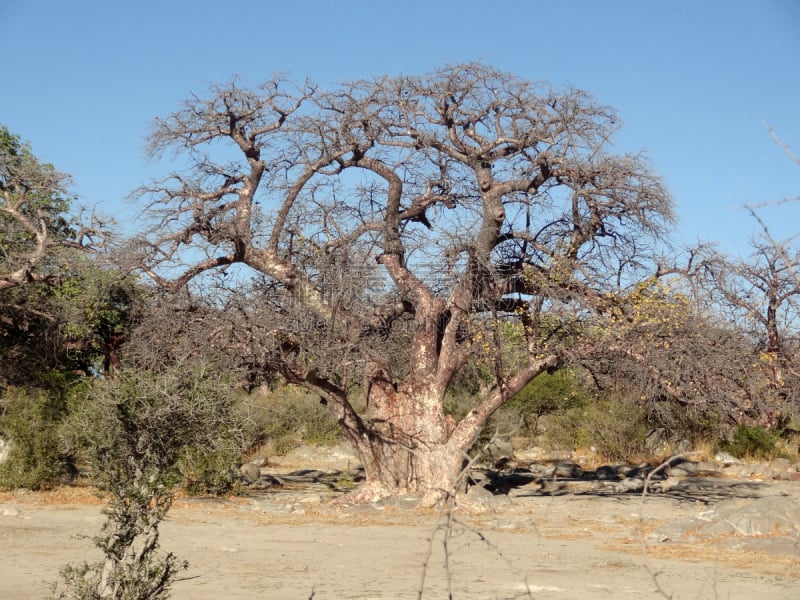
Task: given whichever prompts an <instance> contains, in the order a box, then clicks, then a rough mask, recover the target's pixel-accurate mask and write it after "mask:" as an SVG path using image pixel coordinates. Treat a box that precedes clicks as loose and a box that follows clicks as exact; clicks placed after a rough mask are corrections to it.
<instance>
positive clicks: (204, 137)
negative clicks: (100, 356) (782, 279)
mask: <svg viewBox="0 0 800 600" xmlns="http://www.w3.org/2000/svg"><path fill="white" fill-rule="evenodd" d="M616 128H617V117H616V115H615V113H614V112H613V111H612V110H610V109H608V108H606V107H603V106H599V105H598V104H596V103H595V102H594V101H593V100H592V98H591V97H589V96H588V95H587V94H586V93H584V92H582V91H579V90H574V89H568V90H565V91H555V90H552V89H551V88H550V87H549V86H547V85H544V84H534V83H530V82H528V81H524V80H521V79H519V78H517V77H515V76H514V75H512V74H508V73H504V72H499V71H496V70H494V69H493V68H490V67H488V66H485V65H482V64H466V65H458V66H453V67H447V68H443V69H441V70H439V71H436V72H434V73H432V74H430V75H426V76H420V77H406V76H402V77H386V78H378V79H371V80H364V81H356V82H351V83H346V84H343V85H340V86H338V87H336V88H334V89H332V90H329V91H324V92H323V91H320V90H318V89H317V88H316V87H315V86H314V85H312V84H310V83H305V84H303V85H300V86H295V85H292V84H291V83H290V82H288V81H286V80H284V79H283V78H281V77H276V78H274V79H272V80H270V81H267V82H266V83H264V84H262V85H259V86H257V87H255V88H252V89H251V88H246V87H244V86H243V85H242V84H241V83H240V82H239V81H236V80H234V81H232V82H230V83H228V84H225V85H219V86H215V87H213V88H211V90H210V92H209V93H208V95H207V96H204V97H201V96H192V97H191V98H189V99H188V100H187V101H186V102H185V103H184V105H183V106H182V107H181V108H180V109H179V110H178V111H176V112H175V113H173V114H171V115H169V116H168V117H166V118H163V119H158V120H156V122H155V125H154V127H153V130H152V132H151V134H150V138H149V140H150V143H149V151H150V153H151V155H152V156H154V157H159V156H162V155H163V154H165V153H171V152H174V153H176V154H177V155H178V156H179V158H180V161H185V162H182V163H181V164H185V165H187V166H186V168H184V169H182V170H181V171H180V172H176V173H173V174H172V175H170V176H169V177H167V178H166V179H164V180H163V181H159V182H154V183H153V184H151V185H149V186H147V187H145V188H143V189H142V190H140V192H141V193H140V196H141V197H142V198H144V199H145V200H146V201H147V203H148V204H147V206H148V209H149V214H150V215H152V216H155V217H157V222H156V224H155V226H154V228H153V230H152V231H151V232H150V233H149V234H148V235H147V236H146V238H144V239H142V240H140V242H139V245H138V251H139V255H140V260H141V266H142V269H143V270H144V271H145V272H147V273H149V274H150V276H151V277H152V278H153V279H154V280H155V281H156V282H158V283H159V284H161V285H162V286H164V287H166V288H168V289H172V290H178V289H180V288H182V287H185V286H187V285H188V286H194V289H195V290H206V291H207V290H209V289H212V288H213V286H215V285H219V286H222V288H223V289H225V290H227V293H226V294H221V295H220V296H219V301H218V305H219V306H225V307H226V308H227V310H228V311H229V312H230V313H234V312H238V314H239V315H240V316H241V319H242V320H241V321H239V323H240V328H239V330H238V331H236V332H233V333H231V334H225V335H232V336H234V337H236V336H238V337H239V338H240V344H241V345H242V346H245V345H247V344H251V346H250V347H251V355H252V356H255V355H258V354H259V352H260V355H261V356H262V358H263V360H264V364H265V365H266V364H269V365H271V366H272V367H274V368H275V369H277V370H278V371H279V372H280V373H281V374H282V376H283V377H284V378H285V379H286V380H288V381H290V382H293V383H297V384H301V385H304V386H306V387H308V388H310V389H312V390H315V391H316V393H318V394H319V395H320V397H321V398H322V399H323V401H324V402H325V403H326V404H327V406H328V407H329V409H330V410H331V412H332V413H333V414H334V415H335V417H336V418H337V419H338V421H339V423H340V424H341V426H342V428H343V430H344V432H345V434H346V436H347V437H348V439H349V440H350V442H351V443H352V444H353V446H354V448H355V450H356V452H357V453H358V454H359V456H360V458H361V459H362V460H363V463H364V466H365V470H366V480H367V481H366V484H365V486H364V487H362V488H361V489H360V490H359V491H358V492H357V493H356V494H354V495H353V498H352V499H353V500H367V499H374V498H378V497H381V496H385V495H387V494H393V493H398V492H416V493H419V494H420V495H421V496H422V497H423V503H434V502H437V501H439V500H441V499H442V498H443V497H445V496H446V495H448V494H450V493H452V491H453V490H454V489H456V487H457V478H458V477H459V472H460V469H461V466H462V464H463V461H464V456H465V454H466V452H467V450H468V449H469V448H470V446H471V445H472V444H473V443H474V441H475V440H476V438H477V437H478V435H479V433H480V431H481V428H482V427H483V425H484V424H485V422H486V420H487V419H488V418H489V417H490V416H491V415H492V414H493V413H494V412H495V411H496V410H497V409H498V408H499V407H500V406H502V405H503V404H504V403H505V402H506V401H507V400H508V399H509V398H511V397H512V396H513V395H514V394H515V393H516V392H517V391H519V390H520V389H521V388H522V387H523V386H524V385H525V384H527V383H528V382H530V381H531V380H532V379H533V378H535V377H537V376H538V375H540V374H541V373H543V372H546V371H548V370H553V369H557V368H559V367H560V366H561V365H562V364H564V362H565V361H566V360H571V358H572V357H574V356H575V355H576V354H579V353H581V352H585V351H587V352H588V351H590V350H591V349H596V346H597V344H608V339H604V337H603V336H601V335H597V332H598V331H603V330H604V329H607V328H611V327H613V321H612V320H611V319H610V315H611V314H612V312H613V311H610V310H609V307H611V306H613V305H614V304H615V302H617V301H618V300H619V299H620V298H622V297H623V296H624V295H625V294H626V290H627V289H629V288H630V287H632V286H633V285H634V284H635V283H636V282H637V281H639V280H640V278H641V277H643V276H644V273H645V271H647V270H648V269H650V271H651V274H652V270H654V268H655V267H654V266H653V265H654V263H653V262H652V261H651V258H652V256H653V254H654V253H655V251H656V249H657V247H658V245H659V243H660V240H662V239H663V237H664V235H665V234H666V232H667V231H668V227H669V226H670V224H671V219H672V212H671V211H672V202H671V199H670V197H669V194H668V193H667V191H666V190H665V188H664V186H663V184H662V182H661V180H660V179H659V178H658V177H657V176H656V175H654V174H653V173H652V172H651V171H650V170H649V169H648V167H647V166H646V163H645V161H644V160H643V159H642V158H641V157H640V156H635V155H617V154H613V153H611V152H610V146H609V140H610V138H611V136H612V135H613V133H614V132H615V130H616ZM243 267H246V268H247V269H243ZM248 271H249V272H251V273H253V274H254V275H253V276H251V277H248V276H247V275H246V273H247V272H248ZM226 279H227V280H228V281H233V282H234V283H233V284H231V283H225V280H226ZM209 337H211V336H209ZM252 344H256V346H257V347H258V350H259V352H256V351H254V350H253V346H252ZM231 348H233V346H231ZM475 360H478V361H483V363H484V364H485V365H487V368H488V369H489V372H490V373H491V375H492V381H491V384H490V385H488V386H487V388H486V390H485V393H484V394H483V395H482V397H481V398H480V399H479V400H478V401H477V402H476V404H475V406H474V407H473V408H472V410H470V411H469V412H468V414H466V416H464V417H463V418H461V419H460V420H458V421H457V420H455V419H454V418H453V417H452V416H450V415H448V414H446V412H445V409H444V401H445V394H446V392H447V390H448V387H449V386H450V385H451V382H452V381H453V379H454V377H455V375H456V374H457V373H458V372H459V371H460V370H461V369H462V368H463V367H464V366H465V365H466V364H467V363H468V362H470V361H475ZM356 392H358V393H360V394H361V395H362V396H363V395H365V396H366V409H365V410H361V411H359V410H357V409H356V407H355V405H354V402H353V397H354V394H355V393H356Z"/></svg>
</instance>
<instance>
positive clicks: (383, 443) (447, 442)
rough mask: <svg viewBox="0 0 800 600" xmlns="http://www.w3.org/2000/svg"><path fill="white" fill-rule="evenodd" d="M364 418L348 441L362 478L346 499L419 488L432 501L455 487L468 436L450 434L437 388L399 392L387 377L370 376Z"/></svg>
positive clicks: (451, 427)
mask: <svg viewBox="0 0 800 600" xmlns="http://www.w3.org/2000/svg"><path fill="white" fill-rule="evenodd" d="M367 399H368V411H367V413H368V414H367V418H366V419H364V421H363V427H362V428H361V430H360V431H351V432H349V437H350V441H351V443H352V445H353V448H354V449H355V451H356V453H357V454H358V456H359V458H360V459H361V462H362V464H363V466H364V471H365V476H366V482H365V485H364V486H362V487H361V488H360V489H359V490H356V491H355V492H354V493H353V494H351V495H350V496H349V497H348V498H347V499H346V501H352V502H371V501H375V500H378V499H380V498H382V497H386V496H393V495H397V494H418V495H419V496H420V497H421V502H422V503H423V504H426V505H433V504H436V503H437V502H439V501H440V500H442V499H444V498H447V497H449V496H452V495H454V494H455V493H456V492H457V491H458V489H457V488H458V487H460V486H459V481H460V479H461V476H462V469H463V466H464V464H465V457H466V450H468V449H469V446H466V447H464V445H465V443H466V444H471V441H469V440H467V441H466V442H465V443H462V444H458V443H456V442H455V439H454V438H453V436H452V433H453V431H454V429H455V422H454V420H453V418H452V417H450V416H448V415H445V414H444V412H443V410H442V407H443V402H442V401H441V400H442V398H441V394H437V393H434V392H432V391H430V390H428V391H426V392H424V393H417V394H408V393H403V392H398V391H396V390H395V386H394V385H393V384H391V383H389V382H388V381H385V380H379V379H378V380H373V382H372V385H371V386H370V390H369V393H368V398H367Z"/></svg>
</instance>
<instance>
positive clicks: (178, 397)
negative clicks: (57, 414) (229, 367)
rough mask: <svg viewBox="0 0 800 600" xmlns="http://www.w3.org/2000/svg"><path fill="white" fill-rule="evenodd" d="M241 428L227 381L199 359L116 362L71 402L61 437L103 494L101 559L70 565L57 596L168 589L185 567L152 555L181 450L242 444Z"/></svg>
mask: <svg viewBox="0 0 800 600" xmlns="http://www.w3.org/2000/svg"><path fill="white" fill-rule="evenodd" d="M243 436H244V434H243V428H242V426H241V421H240V420H239V419H238V417H237V413H236V408H235V403H234V401H233V399H232V396H231V393H230V389H229V388H228V386H226V385H224V384H223V382H222V381H221V380H220V379H219V378H218V377H215V376H213V375H212V374H210V373H207V372H205V371H204V370H203V369H202V368H193V369H192V368H186V367H184V368H173V369H170V370H167V371H165V372H161V373H144V372H138V373H134V372H123V373H121V374H120V376H119V377H118V378H116V379H114V380H111V381H106V382H98V383H96V384H95V385H94V386H93V388H92V389H91V392H90V393H89V394H88V395H87V396H86V397H85V398H84V399H83V400H82V401H81V402H79V404H78V405H77V406H75V407H74V408H73V411H72V413H71V414H70V417H69V421H68V422H67V424H66V426H65V437H66V439H68V440H70V441H71V444H72V446H73V447H74V448H75V449H76V451H80V452H82V453H84V454H85V456H86V458H87V460H88V462H89V463H90V465H91V467H92V473H93V477H94V479H95V481H97V482H98V484H99V485H100V487H101V489H103V490H104V491H105V492H106V493H107V494H108V495H109V497H110V500H109V505H108V508H107V509H106V510H105V514H106V516H107V521H106V523H105V525H104V526H103V531H102V534H101V535H100V536H98V537H97V538H95V543H96V545H97V546H98V547H99V548H100V549H101V550H102V551H103V555H104V557H105V558H104V560H103V561H101V562H99V563H96V564H83V565H80V566H77V567H76V566H70V567H67V568H65V569H64V571H63V573H62V575H63V578H64V581H65V584H66V589H65V591H63V592H61V594H60V597H61V598H75V599H80V600H88V599H101V598H102V599H105V598H114V599H120V600H122V599H125V600H145V599H148V600H150V599H157V598H167V597H168V593H169V590H170V587H171V586H172V584H173V583H174V581H175V580H176V577H177V575H178V574H179V573H180V572H181V571H182V570H184V569H186V568H187V567H188V564H187V563H186V562H181V561H179V560H178V559H177V558H176V557H175V556H174V555H173V554H172V553H168V554H166V555H159V553H158V549H159V529H158V528H159V524H160V523H161V521H162V519H163V518H164V516H165V515H166V514H167V511H168V510H169V509H170V507H171V505H172V501H173V498H174V495H173V494H174V485H175V483H176V482H177V480H178V478H179V469H178V465H179V462H180V460H181V458H182V457H183V456H184V455H185V453H186V451H187V450H191V449H200V450H201V451H204V452H206V453H207V454H210V453H213V452H214V451H215V450H217V449H224V448H226V447H228V446H234V447H235V448H237V449H241V447H242V444H243V442H244V437H243Z"/></svg>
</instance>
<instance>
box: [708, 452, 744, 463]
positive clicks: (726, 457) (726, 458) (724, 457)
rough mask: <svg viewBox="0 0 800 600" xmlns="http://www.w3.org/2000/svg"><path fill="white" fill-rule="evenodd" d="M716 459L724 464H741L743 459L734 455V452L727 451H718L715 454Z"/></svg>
mask: <svg viewBox="0 0 800 600" xmlns="http://www.w3.org/2000/svg"><path fill="white" fill-rule="evenodd" d="M714 460H715V461H717V462H718V463H722V464H723V465H740V464H742V461H740V460H739V459H738V458H736V457H735V456H733V454H728V453H727V452H717V453H716V454H715V455H714Z"/></svg>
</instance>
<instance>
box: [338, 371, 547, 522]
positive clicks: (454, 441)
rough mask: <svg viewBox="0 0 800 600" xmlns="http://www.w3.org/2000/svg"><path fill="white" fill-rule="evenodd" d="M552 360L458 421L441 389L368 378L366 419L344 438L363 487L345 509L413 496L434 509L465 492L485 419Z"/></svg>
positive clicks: (347, 499)
mask: <svg viewBox="0 0 800 600" xmlns="http://www.w3.org/2000/svg"><path fill="white" fill-rule="evenodd" d="M557 361H558V359H557V358H556V357H555V356H550V357H547V358H546V359H540V360H537V361H535V363H533V364H532V365H531V366H529V367H528V368H527V369H524V370H523V371H522V372H520V373H519V374H517V375H516V376H514V377H512V378H510V379H509V381H507V382H503V383H504V385H502V386H498V387H495V388H494V389H493V390H492V391H491V392H490V393H488V394H487V395H486V396H485V397H484V398H483V400H482V401H481V402H479V403H478V405H477V406H476V407H475V408H474V409H473V410H472V411H470V412H469V414H468V415H467V416H466V417H464V418H463V419H462V420H461V421H459V422H456V421H455V419H453V418H452V417H451V416H449V415H447V414H445V413H444V393H445V391H446V388H445V389H441V388H440V389H436V386H431V387H428V388H417V389H416V390H415V389H414V386H407V385H404V384H400V385H395V384H393V383H391V382H389V381H388V380H386V379H383V378H379V377H373V378H372V380H371V384H370V385H369V389H368V394H367V401H368V407H367V415H366V418H365V419H364V420H363V421H361V426H360V427H359V428H353V429H349V430H348V431H347V435H348V438H349V440H350V442H351V444H352V445H353V448H354V450H355V452H356V453H357V455H358V457H359V458H360V459H361V462H362V464H363V466H364V471H365V478H366V481H365V484H364V485H363V486H362V487H361V488H359V489H358V490H356V491H354V492H353V493H351V494H349V495H348V496H347V497H345V498H344V499H343V500H342V502H344V503H351V502H352V503H360V502H374V501H377V500H379V499H381V498H384V497H388V496H394V495H398V494H415V495H418V496H419V497H420V505H421V506H433V505H436V504H438V503H440V502H442V501H444V500H446V499H449V498H453V497H455V496H457V495H459V494H461V493H463V492H464V491H466V472H465V467H466V466H467V464H468V462H469V456H468V452H469V450H470V449H471V448H472V446H473V444H474V443H475V442H476V440H477V439H478V437H479V436H480V433H481V431H482V429H483V426H484V425H485V423H486V421H487V419H488V418H489V417H490V416H491V415H492V414H493V413H494V412H495V410H497V409H498V408H499V407H500V406H502V404H504V403H505V402H506V401H507V400H508V399H509V398H510V397H511V395H513V393H515V392H516V391H518V390H519V389H521V388H522V387H523V386H524V385H525V384H526V383H528V382H529V381H531V380H532V379H533V378H535V377H536V376H537V375H539V374H540V373H542V372H544V371H546V370H547V369H548V368H552V367H553V366H554V365H556V364H557Z"/></svg>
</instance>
